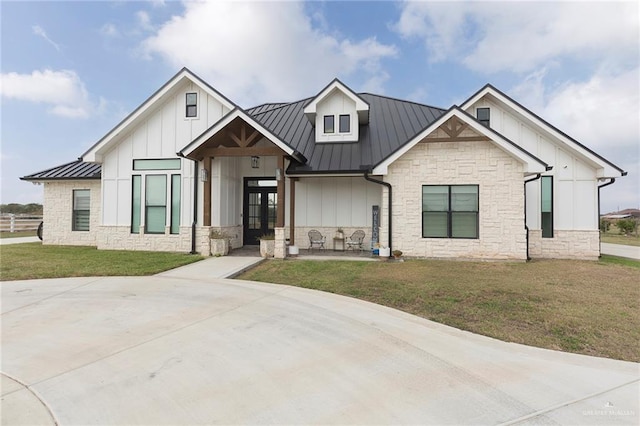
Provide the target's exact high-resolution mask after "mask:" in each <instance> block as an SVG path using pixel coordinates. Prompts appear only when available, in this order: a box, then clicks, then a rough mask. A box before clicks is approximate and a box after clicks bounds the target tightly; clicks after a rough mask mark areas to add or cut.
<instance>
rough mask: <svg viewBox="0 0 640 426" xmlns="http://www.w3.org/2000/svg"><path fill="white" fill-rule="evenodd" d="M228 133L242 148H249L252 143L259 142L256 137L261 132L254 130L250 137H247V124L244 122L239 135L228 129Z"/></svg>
mask: <svg viewBox="0 0 640 426" xmlns="http://www.w3.org/2000/svg"><path fill="white" fill-rule="evenodd" d="M227 134H228V135H229V137H230V138H231V139H232V140H233V141H234V142H235V143H236V144H237V145H238V146H239V147H240V148H247V147H249V146H251V143H252V142H257V141H256V138H257V137H258V136H260V133H259V132H258V131H257V130H253V132H252V133H251V134H250V135H249V137H247V126H246V125H245V124H244V123H243V124H242V126H240V136H239V137H238V136H237V135H236V134H235V133H233V132H231V131H228V132H227Z"/></svg>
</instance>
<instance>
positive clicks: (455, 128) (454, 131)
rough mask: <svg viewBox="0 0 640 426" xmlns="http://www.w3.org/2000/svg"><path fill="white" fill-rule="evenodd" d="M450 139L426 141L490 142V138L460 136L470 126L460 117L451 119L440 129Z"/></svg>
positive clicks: (427, 140) (429, 139)
mask: <svg viewBox="0 0 640 426" xmlns="http://www.w3.org/2000/svg"><path fill="white" fill-rule="evenodd" d="M439 128H440V129H442V131H443V132H445V133H446V134H447V135H448V137H444V138H430V137H427V138H426V139H424V141H425V142H477V141H488V140H490V139H489V138H488V137H486V136H483V135H478V136H460V134H462V132H464V131H465V130H466V129H468V128H469V124H467V123H464V122H462V121H461V120H460V119H459V118H458V117H451V118H450V119H448V120H447V121H446V122H445V123H444V124H443V125H442V126H440V127H439Z"/></svg>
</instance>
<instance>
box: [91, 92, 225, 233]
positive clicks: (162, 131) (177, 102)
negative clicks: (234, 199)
mask: <svg viewBox="0 0 640 426" xmlns="http://www.w3.org/2000/svg"><path fill="white" fill-rule="evenodd" d="M192 92H195V93H197V94H198V115H197V117H193V118H186V117H185V102H186V101H185V99H186V96H185V94H186V93H192ZM227 112H228V109H227V108H225V107H224V106H223V105H222V104H221V103H220V102H219V101H218V100H216V99H215V98H214V97H212V96H209V95H208V94H207V92H205V91H203V90H201V89H200V87H199V86H197V85H196V84H193V83H191V82H186V83H184V84H182V85H181V86H178V87H176V88H174V90H172V91H171V92H170V93H169V94H168V95H167V96H166V97H165V99H163V100H162V101H161V102H158V104H157V105H156V106H155V108H154V109H153V110H150V111H149V112H148V113H147V114H146V115H145V116H144V117H143V118H142V119H141V122H140V124H139V125H138V126H136V127H135V128H134V129H132V130H131V131H129V132H128V133H127V134H124V135H122V139H121V140H120V141H118V143H117V144H116V145H115V147H114V148H113V149H112V150H111V151H110V152H108V153H107V154H105V155H104V157H103V163H102V194H103V201H102V205H103V206H104V209H103V212H102V225H103V226H108V227H123V229H124V228H126V227H128V226H129V225H130V224H131V176H132V175H133V174H140V175H143V176H144V175H145V174H165V173H166V174H167V175H168V176H169V175H171V174H180V175H181V176H182V187H181V209H180V226H183V227H187V226H191V223H192V221H193V183H194V182H193V179H194V170H195V167H194V163H193V161H191V160H186V159H182V160H181V162H182V168H181V170H171V171H143V172H140V171H135V172H134V171H133V160H134V159H161V158H178V157H177V155H176V152H178V151H179V150H180V149H182V148H183V147H184V146H185V145H187V144H188V143H189V142H191V140H193V139H194V138H195V137H196V136H198V135H199V134H200V133H202V132H203V131H204V130H206V129H207V128H208V127H209V126H211V125H212V124H214V123H215V122H216V121H218V120H219V119H220V118H221V117H222V116H223V115H224V114H226V113H227ZM201 166H202V164H200V168H201ZM196 178H197V177H196ZM143 180H144V178H143ZM168 184H169V182H168ZM198 185H199V191H198V193H199V194H200V197H202V195H201V194H202V188H203V183H202V182H200V181H199V182H198ZM143 186H144V183H143ZM167 202H168V203H169V202H170V201H169V200H168V201H167ZM198 202H199V205H200V206H202V199H200V200H198ZM143 210H144V209H143ZM167 212H168V213H167V214H169V209H167ZM199 214H200V217H199V223H202V222H201V221H202V217H201V216H202V213H201V209H200V212H199ZM142 223H144V217H143V218H142ZM167 223H169V220H168V219H167Z"/></svg>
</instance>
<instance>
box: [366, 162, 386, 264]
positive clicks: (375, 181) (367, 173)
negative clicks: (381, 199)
mask: <svg viewBox="0 0 640 426" xmlns="http://www.w3.org/2000/svg"><path fill="white" fill-rule="evenodd" d="M371 170H372V169H371V168H369V169H368V170H367V171H365V172H364V179H365V180H368V181H369V182H373V183H377V184H378V185H383V186H386V187H387V189H388V190H389V200H388V204H389V219H388V222H389V258H391V257H393V255H392V251H391V247H392V246H393V245H392V241H393V240H392V238H393V233H392V230H393V227H392V221H391V218H392V214H391V206H392V198H393V197H392V187H391V184H390V183H389V182H384V181H381V180H377V179H373V178H371V177H370V176H369V173H370V172H371Z"/></svg>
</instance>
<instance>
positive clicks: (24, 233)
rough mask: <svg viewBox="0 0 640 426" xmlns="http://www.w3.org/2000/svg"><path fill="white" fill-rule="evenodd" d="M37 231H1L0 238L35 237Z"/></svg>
mask: <svg viewBox="0 0 640 426" xmlns="http://www.w3.org/2000/svg"><path fill="white" fill-rule="evenodd" d="M35 236H36V231H18V232H0V238H22V237H35Z"/></svg>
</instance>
